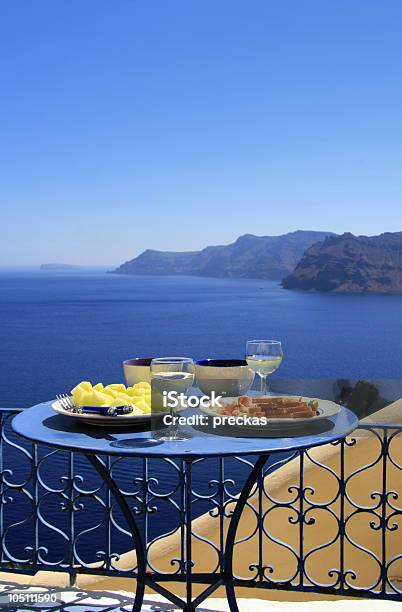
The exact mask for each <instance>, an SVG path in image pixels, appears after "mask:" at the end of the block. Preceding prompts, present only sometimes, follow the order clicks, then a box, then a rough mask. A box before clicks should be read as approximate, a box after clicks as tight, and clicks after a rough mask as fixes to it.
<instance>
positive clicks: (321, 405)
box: [201, 395, 341, 428]
mask: <svg viewBox="0 0 402 612" xmlns="http://www.w3.org/2000/svg"><path fill="white" fill-rule="evenodd" d="M256 397H257V396H256ZM270 397H284V398H289V397H292V398H293V397H294V398H295V399H296V398H297V399H300V398H301V399H302V400H304V401H306V402H310V401H311V400H315V401H317V402H318V408H317V411H318V414H317V415H316V416H313V417H303V418H299V419H295V418H292V417H290V418H282V419H274V418H269V417H267V421H268V424H267V427H269V428H271V427H275V428H277V427H286V428H288V427H298V426H300V425H305V424H306V423H316V422H317V421H321V420H322V419H328V418H329V417H332V416H335V415H336V414H338V412H339V411H340V409H341V406H340V405H339V404H336V403H335V402H331V401H330V400H323V399H319V398H318V397H303V396H300V395H297V396H296V395H275V396H270ZM237 399H239V398H237V397H225V398H223V399H221V400H220V404H221V405H222V406H224V405H225V404H231V403H232V402H234V401H236V400H237ZM201 410H202V411H203V412H205V413H206V414H208V415H210V416H217V415H218V416H222V417H223V418H224V419H225V420H226V419H227V418H228V417H229V415H222V414H220V413H219V409H216V408H211V407H210V406H207V407H202V408H201ZM225 417H226V418H225ZM243 427H251V428H255V425H254V426H253V425H243Z"/></svg>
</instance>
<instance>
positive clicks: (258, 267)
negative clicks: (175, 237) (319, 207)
mask: <svg viewBox="0 0 402 612" xmlns="http://www.w3.org/2000/svg"><path fill="white" fill-rule="evenodd" d="M329 235H331V233H330V232H314V231H300V230H299V231H296V232H290V233H288V234H283V235H281V236H254V235H252V234H245V235H244V236H241V237H240V238H238V239H237V240H236V241H235V242H233V243H232V244H228V245H223V246H209V247H206V248H205V249H203V250H202V251H191V252H164V251H153V250H146V251H144V252H143V253H141V255H139V256H138V257H135V258H134V259H131V260H130V261H127V262H126V263H124V264H122V265H121V266H119V267H118V268H117V269H116V270H114V272H115V273H117V274H189V275H196V276H212V277H220V278H224V277H238V278H267V279H277V280H281V279H282V278H283V277H284V276H285V275H286V274H289V272H291V271H292V270H293V269H294V268H295V266H296V264H297V263H298V261H299V260H300V258H301V256H302V255H303V253H304V251H305V250H306V249H307V248H309V247H310V246H311V245H312V244H313V243H315V242H317V241H320V240H323V239H324V238H325V237H326V236H329Z"/></svg>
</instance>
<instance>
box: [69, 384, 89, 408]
mask: <svg viewBox="0 0 402 612" xmlns="http://www.w3.org/2000/svg"><path fill="white" fill-rule="evenodd" d="M86 395H88V391H85V390H84V389H81V387H75V388H74V389H73V391H72V396H73V401H74V404H76V405H77V406H83V405H84V404H83V398H84V397H85V396H86Z"/></svg>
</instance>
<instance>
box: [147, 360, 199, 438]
mask: <svg viewBox="0 0 402 612" xmlns="http://www.w3.org/2000/svg"><path fill="white" fill-rule="evenodd" d="M194 372H195V367H194V361H193V360H192V359H190V358H189V357H158V358H157V359H152V361H151V388H152V410H154V409H156V410H157V411H163V412H165V410H164V409H163V397H164V393H165V395H166V393H169V392H170V391H175V392H176V393H177V394H180V393H184V394H185V393H186V392H187V391H188V390H189V389H190V388H191V387H192V386H193V382H194ZM170 403H172V402H170ZM177 410H180V408H174V407H170V408H169V412H170V416H171V417H175V416H177V415H176V411H177ZM154 438H157V439H158V440H163V441H171V440H188V439H189V438H192V435H191V434H189V433H188V432H185V431H182V430H181V428H180V426H179V425H177V424H171V425H169V426H168V427H167V429H164V430H162V431H160V432H157V433H156V434H155V435H154Z"/></svg>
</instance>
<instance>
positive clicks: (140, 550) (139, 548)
mask: <svg viewBox="0 0 402 612" xmlns="http://www.w3.org/2000/svg"><path fill="white" fill-rule="evenodd" d="M86 457H87V459H88V461H90V462H91V463H92V465H93V466H94V468H95V469H96V471H97V472H98V474H99V475H100V477H101V478H102V480H103V481H104V482H105V484H106V486H107V487H109V489H110V491H111V492H112V494H113V496H114V498H115V500H116V502H117V503H118V504H119V506H120V509H121V511H122V513H123V516H124V518H125V519H126V521H127V525H128V528H129V529H130V532H131V537H132V538H133V542H134V546H135V551H136V554H137V589H136V591H135V598H134V605H133V612H140V611H141V608H142V602H143V600H144V591H145V572H146V555H145V550H144V543H143V541H142V538H141V534H140V531H139V529H138V527H137V524H136V522H135V520H134V518H133V515H132V513H131V510H130V508H129V506H128V504H127V501H126V499H125V498H124V496H123V495H122V494H121V492H120V489H119V487H118V486H117V484H116V483H115V481H114V480H113V478H112V476H111V475H110V473H109V471H108V470H107V469H106V467H105V465H104V464H103V463H102V461H101V460H100V459H99V458H98V457H97V456H96V455H89V454H88V455H86Z"/></svg>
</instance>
